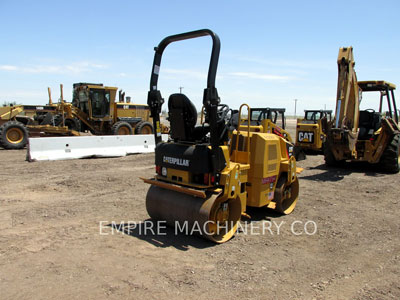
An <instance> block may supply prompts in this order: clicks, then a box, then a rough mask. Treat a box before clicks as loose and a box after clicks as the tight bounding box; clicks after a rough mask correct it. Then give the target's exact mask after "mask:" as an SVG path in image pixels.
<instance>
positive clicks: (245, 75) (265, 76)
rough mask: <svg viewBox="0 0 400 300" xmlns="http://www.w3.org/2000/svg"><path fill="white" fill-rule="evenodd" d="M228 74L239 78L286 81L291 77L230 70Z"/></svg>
mask: <svg viewBox="0 0 400 300" xmlns="http://www.w3.org/2000/svg"><path fill="white" fill-rule="evenodd" d="M228 75H231V76H236V77H241V78H250V79H260V80H265V81H288V80H291V79H293V78H292V77H289V76H281V75H272V74H259V73H252V72H232V73H228Z"/></svg>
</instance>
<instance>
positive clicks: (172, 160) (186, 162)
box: [163, 156, 189, 167]
mask: <svg viewBox="0 0 400 300" xmlns="http://www.w3.org/2000/svg"><path fill="white" fill-rule="evenodd" d="M163 162H164V163H167V164H171V165H176V166H183V167H189V160H188V159H183V158H176V157H170V156H164V157H163Z"/></svg>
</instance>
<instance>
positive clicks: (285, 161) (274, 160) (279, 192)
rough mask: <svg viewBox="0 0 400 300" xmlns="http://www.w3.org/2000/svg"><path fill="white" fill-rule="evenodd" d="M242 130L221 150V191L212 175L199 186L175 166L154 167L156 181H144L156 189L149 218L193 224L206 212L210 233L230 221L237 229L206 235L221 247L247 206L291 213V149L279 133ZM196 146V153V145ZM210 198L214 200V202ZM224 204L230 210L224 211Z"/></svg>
mask: <svg viewBox="0 0 400 300" xmlns="http://www.w3.org/2000/svg"><path fill="white" fill-rule="evenodd" d="M243 106H247V105H243ZM247 107H248V106H247ZM242 123H243V120H242ZM249 123H250V122H248V123H247V124H249ZM267 123H268V121H267V120H264V123H263V124H264V126H265V125H266V124H267ZM238 128H239V130H234V131H233V133H232V139H231V141H230V145H229V146H227V145H225V146H220V149H221V153H223V156H224V159H225V162H226V165H225V168H224V169H223V170H222V171H221V174H220V180H219V185H218V186H217V187H214V186H213V185H212V174H201V175H202V176H203V177H204V178H206V179H207V180H206V182H203V183H199V182H198V181H197V180H196V181H194V178H196V175H197V174H193V173H192V172H190V171H184V170H180V169H176V168H171V167H161V166H156V170H157V173H158V174H157V175H156V176H155V178H153V179H143V178H142V179H143V180H144V181H145V182H146V183H149V184H151V185H153V187H152V188H150V190H149V192H148V195H147V202H146V203H147V204H146V205H147V210H148V212H149V214H150V215H151V216H152V217H154V218H156V219H167V222H168V223H169V224H170V225H172V224H173V221H176V220H180V221H183V219H184V218H183V217H182V214H184V215H185V216H188V218H189V219H190V220H184V221H190V222H189V223H190V224H193V223H194V222H197V221H200V220H203V219H202V218H203V217H202V214H203V213H204V212H205V211H206V215H207V216H208V217H209V219H207V221H204V220H203V221H202V222H203V223H204V222H209V225H210V226H209V230H210V231H211V232H213V229H212V228H213V226H214V227H216V226H217V224H222V223H223V222H226V221H229V222H231V223H232V224H234V225H232V226H230V227H229V230H228V231H224V233H223V234H222V235H221V234H211V235H206V236H205V237H206V238H208V239H211V240H212V241H214V242H217V243H222V242H225V241H227V240H229V239H230V238H231V237H232V236H233V235H234V233H235V230H236V227H237V222H238V221H239V220H240V216H241V215H243V214H245V212H246V207H247V206H251V207H268V208H271V209H275V210H277V211H278V212H279V213H282V214H289V213H291V212H292V211H293V209H294V207H295V205H296V203H297V200H298V194H299V183H298V178H297V173H296V171H297V168H296V159H295V158H294V156H293V155H291V154H290V153H291V151H292V148H293V144H291V143H290V142H289V141H288V140H287V139H285V138H283V137H281V136H278V135H276V134H273V133H264V132H262V131H264V130H261V129H262V128H259V129H260V131H258V130H257V128H258V127H256V126H250V125H243V124H240V125H239V127H238ZM263 128H267V126H265V127H263ZM192 147H194V148H195V147H196V145H193V146H192ZM194 159H196V157H194ZM199 159H200V158H199ZM181 163H185V162H184V161H183V162H181ZM203 163H204V164H207V163H208V162H207V161H205V162H203ZM154 187H156V188H154ZM165 190H169V192H165ZM210 195H213V196H212V197H211V198H212V200H210V199H211V198H210ZM196 199H198V200H196ZM200 199H204V200H203V201H204V203H208V201H211V202H212V204H210V205H209V206H207V205H206V206H207V207H208V208H204V207H203V208H202V209H200V208H198V207H197V206H196V204H195V203H197V202H198V201H200V202H201V200H200ZM196 201H197V202H196ZM178 202H179V203H178ZM182 203H186V204H183V206H181V207H180V208H179V209H178V208H176V207H175V208H174V207H173V206H176V205H182ZM224 203H225V204H226V205H227V206H226V207H227V208H226V210H225V211H224V210H223V207H224ZM207 209H208V210H209V211H207ZM168 210H175V211H174V212H170V211H169V212H168ZM179 211H180V212H179ZM182 211H184V212H185V213H182ZM215 211H217V212H215ZM189 212H190V213H189ZM165 214H168V216H167V217H166V216H165ZM169 214H174V216H175V218H174V219H173V220H172V219H168V218H169ZM203 223H202V224H203ZM214 230H215V228H214Z"/></svg>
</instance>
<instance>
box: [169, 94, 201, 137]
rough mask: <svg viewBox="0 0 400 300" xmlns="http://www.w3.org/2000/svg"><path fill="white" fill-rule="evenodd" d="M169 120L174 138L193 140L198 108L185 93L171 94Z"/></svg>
mask: <svg viewBox="0 0 400 300" xmlns="http://www.w3.org/2000/svg"><path fill="white" fill-rule="evenodd" d="M168 120H169V122H170V126H171V138H172V139H173V140H175V141H192V139H193V138H192V133H193V130H194V127H195V125H196V122H197V110H196V107H195V106H194V104H193V103H192V102H191V101H190V100H189V98H188V97H186V96H185V95H184V94H172V95H171V96H169V99H168Z"/></svg>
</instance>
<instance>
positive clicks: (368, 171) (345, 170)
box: [299, 162, 387, 182]
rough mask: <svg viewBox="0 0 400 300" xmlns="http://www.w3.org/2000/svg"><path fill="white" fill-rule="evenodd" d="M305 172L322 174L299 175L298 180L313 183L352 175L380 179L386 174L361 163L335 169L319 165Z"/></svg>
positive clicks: (350, 163)
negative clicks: (313, 171)
mask: <svg viewBox="0 0 400 300" xmlns="http://www.w3.org/2000/svg"><path fill="white" fill-rule="evenodd" d="M306 170H321V171H323V172H321V173H318V174H313V175H306V176H302V175H301V174H300V175H299V178H300V179H305V180H314V181H323V182H326V181H331V182H335V181H340V180H343V179H344V177H345V176H348V175H350V174H352V173H359V174H364V175H365V176H371V177H382V176H384V175H385V174H387V173H386V172H383V171H382V170H381V169H380V168H379V166H378V165H372V164H368V163H363V162H348V163H343V164H342V165H338V166H336V167H328V166H327V165H326V164H321V165H318V166H316V167H308V168H306Z"/></svg>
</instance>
